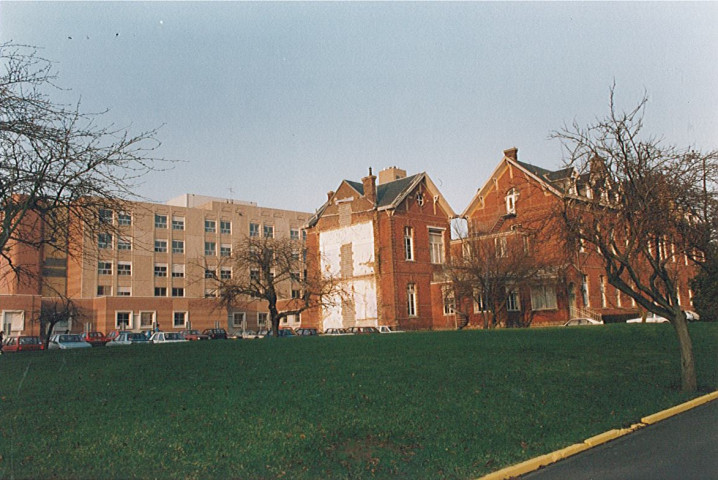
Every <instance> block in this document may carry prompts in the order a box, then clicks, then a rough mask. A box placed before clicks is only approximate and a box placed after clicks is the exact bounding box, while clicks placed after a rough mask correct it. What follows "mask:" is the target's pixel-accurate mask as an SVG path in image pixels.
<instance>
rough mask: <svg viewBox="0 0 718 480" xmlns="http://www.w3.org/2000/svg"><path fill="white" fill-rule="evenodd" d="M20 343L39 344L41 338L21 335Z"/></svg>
mask: <svg viewBox="0 0 718 480" xmlns="http://www.w3.org/2000/svg"><path fill="white" fill-rule="evenodd" d="M18 343H19V344H20V345H39V344H40V339H39V338H37V337H21V338H20V339H19V341H18Z"/></svg>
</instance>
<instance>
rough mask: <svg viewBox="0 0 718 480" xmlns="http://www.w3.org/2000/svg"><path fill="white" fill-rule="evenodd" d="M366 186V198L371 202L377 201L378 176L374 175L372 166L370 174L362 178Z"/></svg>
mask: <svg viewBox="0 0 718 480" xmlns="http://www.w3.org/2000/svg"><path fill="white" fill-rule="evenodd" d="M361 183H362V185H363V186H364V198H366V199H367V200H369V201H370V202H371V203H374V204H375V203H376V176H374V175H372V173H371V167H369V176H367V177H364V178H362V179H361Z"/></svg>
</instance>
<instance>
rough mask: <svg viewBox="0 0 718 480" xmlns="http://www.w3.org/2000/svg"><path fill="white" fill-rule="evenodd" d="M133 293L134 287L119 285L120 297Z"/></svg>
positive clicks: (118, 292)
mask: <svg viewBox="0 0 718 480" xmlns="http://www.w3.org/2000/svg"><path fill="white" fill-rule="evenodd" d="M130 295H132V288H130V287H117V296H118V297H129V296H130Z"/></svg>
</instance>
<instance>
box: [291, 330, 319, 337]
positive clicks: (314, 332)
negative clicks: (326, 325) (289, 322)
mask: <svg viewBox="0 0 718 480" xmlns="http://www.w3.org/2000/svg"><path fill="white" fill-rule="evenodd" d="M295 333H296V334H297V336H299V337H311V336H313V335H318V334H319V333H318V332H317V329H316V328H298V329H296V330H295Z"/></svg>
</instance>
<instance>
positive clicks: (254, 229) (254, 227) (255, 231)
mask: <svg viewBox="0 0 718 480" xmlns="http://www.w3.org/2000/svg"><path fill="white" fill-rule="evenodd" d="M249 236H250V237H258V236H259V224H258V223H250V224H249Z"/></svg>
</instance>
